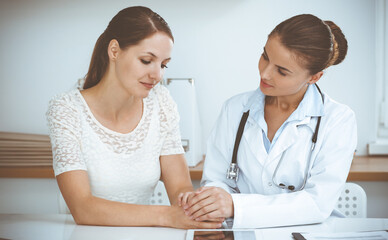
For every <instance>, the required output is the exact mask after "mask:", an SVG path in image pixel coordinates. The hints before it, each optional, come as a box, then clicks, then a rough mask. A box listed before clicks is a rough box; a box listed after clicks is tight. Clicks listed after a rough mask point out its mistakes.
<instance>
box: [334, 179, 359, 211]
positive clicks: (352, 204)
mask: <svg viewBox="0 0 388 240" xmlns="http://www.w3.org/2000/svg"><path fill="white" fill-rule="evenodd" d="M366 200H367V199H366V193H365V191H364V189H363V188H362V187H361V186H360V185H358V184H355V183H351V182H347V183H345V187H344V189H343V190H342V193H341V196H340V197H339V199H338V202H337V205H336V209H337V210H338V211H340V212H341V213H342V214H344V215H345V216H346V217H349V218H365V217H366Z"/></svg>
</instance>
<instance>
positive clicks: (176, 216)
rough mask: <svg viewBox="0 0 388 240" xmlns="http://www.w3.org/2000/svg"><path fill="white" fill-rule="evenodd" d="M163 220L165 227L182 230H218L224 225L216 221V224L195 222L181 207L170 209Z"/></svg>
mask: <svg viewBox="0 0 388 240" xmlns="http://www.w3.org/2000/svg"><path fill="white" fill-rule="evenodd" d="M163 218H164V219H165V221H166V222H165V223H164V224H163V226H167V227H173V228H181V229H194V228H202V229H216V228H220V227H221V225H222V221H216V222H210V221H207V222H199V221H194V220H192V219H190V218H189V217H188V216H187V215H186V214H185V212H184V211H183V209H182V208H181V207H178V206H171V207H169V209H168V211H167V214H165V216H163Z"/></svg>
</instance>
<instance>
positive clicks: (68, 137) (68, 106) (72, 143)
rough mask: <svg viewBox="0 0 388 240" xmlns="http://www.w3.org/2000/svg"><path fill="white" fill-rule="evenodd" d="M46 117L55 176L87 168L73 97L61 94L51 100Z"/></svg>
mask: <svg viewBox="0 0 388 240" xmlns="http://www.w3.org/2000/svg"><path fill="white" fill-rule="evenodd" d="M46 117H47V123H48V127H49V130H50V139H51V146H52V151H53V168H54V173H55V176H57V175H59V174H61V173H63V172H67V171H71V170H86V165H85V162H84V160H83V156H82V153H81V143H80V139H81V136H80V134H81V127H80V120H79V117H78V111H77V108H76V107H75V106H74V105H73V104H72V103H71V98H70V97H69V96H66V95H61V96H59V97H56V98H54V99H53V100H51V101H50V103H49V107H48V110H47V113H46Z"/></svg>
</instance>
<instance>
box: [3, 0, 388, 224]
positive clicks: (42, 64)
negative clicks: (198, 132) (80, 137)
mask: <svg viewBox="0 0 388 240" xmlns="http://www.w3.org/2000/svg"><path fill="white" fill-rule="evenodd" d="M134 5H144V6H148V7H150V8H152V9H153V10H154V11H156V12H158V13H159V14H160V15H161V16H163V17H164V18H165V20H166V21H167V22H168V23H169V25H170V27H171V29H172V31H173V34H174V37H175V46H174V50H173V54H172V61H171V63H170V64H169V66H168V67H169V68H168V69H167V71H166V74H165V78H169V77H172V78H176V77H182V78H187V77H190V78H194V79H195V81H196V91H197V99H198V108H199V113H200V120H201V124H202V136H203V142H205V141H206V138H207V137H208V135H209V133H210V131H211V128H212V127H213V124H214V123H215V120H216V118H217V115H218V113H219V111H220V109H221V106H222V103H223V102H224V101H225V100H226V99H227V98H229V97H231V96H233V95H235V94H238V93H240V92H244V91H249V90H254V89H256V88H257V86H258V84H259V74H258V69H257V65H258V60H259V57H260V54H261V52H262V49H263V46H264V45H265V42H266V40H267V35H268V33H269V32H270V31H271V30H272V29H273V28H274V27H275V26H276V25H277V24H278V23H280V22H281V21H283V20H285V19H287V18H289V17H291V16H293V15H296V14H301V13H311V14H314V15H317V16H318V17H320V18H322V19H324V20H332V21H334V22H335V23H336V24H338V25H339V26H340V27H341V28H342V30H343V32H344V33H345V35H346V37H347V39H348V41H349V51H348V55H347V58H346V59H345V61H344V62H343V63H342V64H340V65H338V66H334V67H332V68H330V69H328V70H327V71H326V72H325V74H324V77H323V78H322V79H321V80H320V82H319V84H320V86H321V88H322V89H323V90H324V91H325V92H327V93H328V94H329V95H330V96H331V97H332V98H334V99H336V100H337V101H339V102H341V103H344V104H346V105H348V106H350V107H351V108H352V109H353V110H354V111H355V113H356V117H357V122H358V135H359V139H358V146H357V155H365V154H367V148H366V146H367V143H369V142H371V141H374V140H375V139H376V135H377V134H376V132H377V122H378V120H377V119H378V114H379V113H378V105H377V104H376V94H377V84H376V71H375V69H376V53H377V51H378V50H376V49H375V43H376V32H375V27H376V18H375V13H376V1H374V0H342V1H338V0H325V1H309V0H295V1H286V0H274V1H264V0H222V1H218V0H195V1H188V0H166V1H158V0H149V1H140V0H136V1H135V0H133V1H92V0H83V1H75V0H69V1H59V0H32V1H31V0H16V1H15V0H0V34H1V38H0V52H1V55H0V131H7V132H24V133H39V134H47V133H48V129H47V127H46V119H45V112H46V109H47V104H48V101H49V99H50V98H51V97H52V96H53V95H55V94H58V93H61V92H64V91H67V90H69V89H70V88H72V87H73V86H74V84H75V83H76V81H77V79H79V78H81V77H83V76H84V75H85V73H86V71H87V69H88V65H89V61H90V56H91V53H92V50H93V47H94V44H95V41H96V40H97V38H98V36H99V35H100V34H101V33H102V32H103V31H104V29H105V28H106V26H107V24H108V22H109V20H110V19H111V18H112V17H113V16H114V15H115V14H116V13H117V12H118V11H119V10H121V9H122V8H125V7H128V6H134ZM51 180H52V179H51ZM20 181H22V182H20ZM36 181H40V180H36ZM42 181H46V180H42ZM47 181H49V180H47ZM12 184H16V185H17V184H22V185H23V184H24V183H23V179H1V180H0V188H5V187H7V188H12V186H13V185H12ZM39 184H42V185H39V186H38V187H37V189H41V190H39V191H43V192H44V191H46V190H47V189H50V187H47V188H46V190H45V189H43V188H42V187H41V186H43V185H44V184H49V185H50V186H51V185H52V183H51V182H50V183H39ZM365 184H367V185H365ZM5 185H6V186H5ZM16 185H15V186H16ZM52 186H55V184H54V185H52ZM365 187H367V188H368V189H370V191H374V192H375V196H376V197H375V200H374V201H375V203H376V204H377V205H376V207H375V208H374V210H372V212H371V210H370V209H368V210H369V212H371V213H373V214H374V216H384V217H388V209H387V207H386V206H385V210H384V211H381V209H380V208H381V207H382V206H380V203H382V204H383V203H384V201H386V199H388V192H387V191H388V190H386V189H387V187H386V183H381V182H375V183H364V188H365ZM28 188H29V189H34V186H30V187H28ZM31 191H32V190H31ZM47 191H49V190H47ZM367 193H368V192H367ZM47 194H48V195H47V196H48V197H49V198H50V197H52V195H50V192H47ZM37 199H38V198H37ZM372 207H373V206H372ZM0 208H1V206H0ZM373 214H372V215H373ZM381 214H383V215H381Z"/></svg>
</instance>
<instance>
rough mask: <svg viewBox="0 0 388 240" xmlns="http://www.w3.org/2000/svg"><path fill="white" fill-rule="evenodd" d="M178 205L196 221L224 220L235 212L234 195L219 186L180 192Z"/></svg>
mask: <svg viewBox="0 0 388 240" xmlns="http://www.w3.org/2000/svg"><path fill="white" fill-rule="evenodd" d="M178 205H179V206H181V207H182V208H183V210H184V212H185V214H186V215H187V216H188V217H189V218H190V219H192V220H195V221H211V222H223V221H224V220H225V218H228V217H232V216H233V214H234V209H233V199H232V196H231V195H230V194H229V193H228V192H226V191H225V190H224V189H222V188H219V187H201V188H199V189H198V190H196V191H194V192H186V193H180V194H179V195H178Z"/></svg>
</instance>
